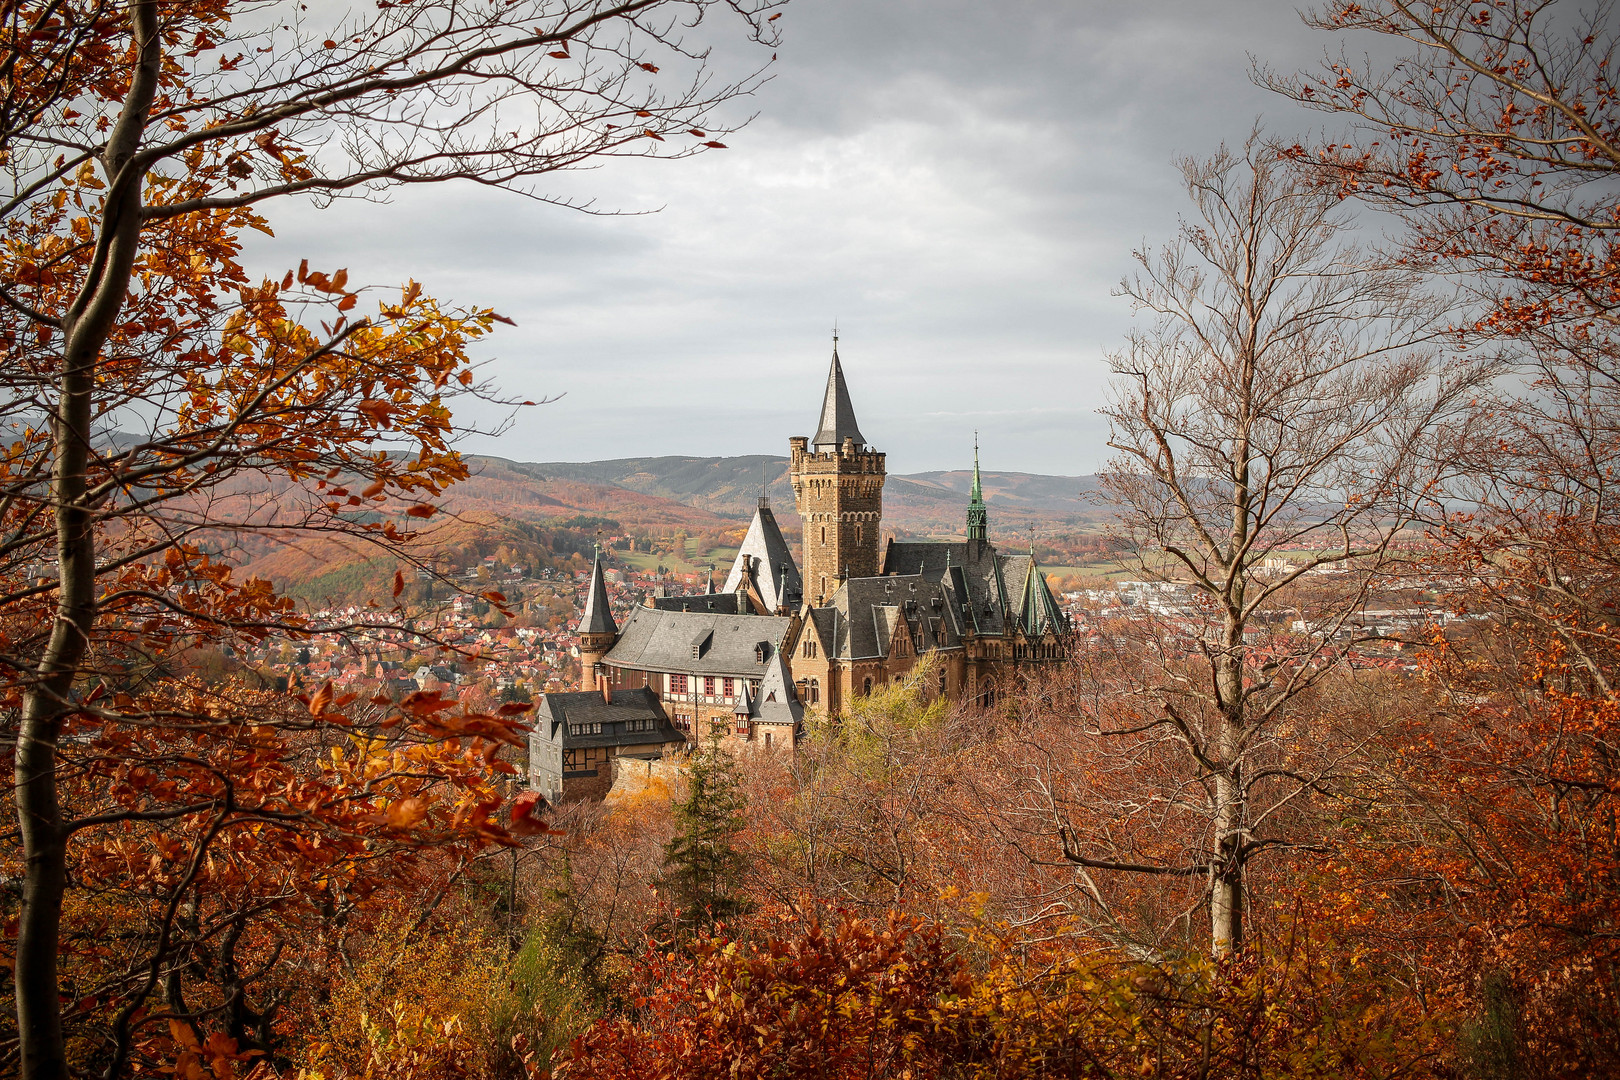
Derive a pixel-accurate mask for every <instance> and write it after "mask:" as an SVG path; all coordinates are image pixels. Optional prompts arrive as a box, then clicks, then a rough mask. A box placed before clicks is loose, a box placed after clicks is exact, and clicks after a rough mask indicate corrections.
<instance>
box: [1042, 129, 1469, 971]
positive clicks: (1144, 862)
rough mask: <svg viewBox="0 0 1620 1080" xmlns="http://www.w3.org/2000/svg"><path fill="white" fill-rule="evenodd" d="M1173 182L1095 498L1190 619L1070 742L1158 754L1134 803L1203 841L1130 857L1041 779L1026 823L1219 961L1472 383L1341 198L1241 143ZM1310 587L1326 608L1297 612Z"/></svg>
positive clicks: (1315, 767) (1140, 289)
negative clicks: (1360, 627) (1187, 213)
mask: <svg viewBox="0 0 1620 1080" xmlns="http://www.w3.org/2000/svg"><path fill="white" fill-rule="evenodd" d="M1182 173H1183V175H1184V177H1185V179H1186V184H1187V188H1188V191H1189V192H1190V194H1191V196H1192V200H1193V203H1194V206H1195V207H1196V209H1197V216H1196V219H1195V220H1193V221H1189V222H1186V223H1184V224H1183V226H1182V229H1181V235H1180V237H1179V239H1178V240H1177V241H1176V242H1175V243H1174V244H1172V245H1170V246H1169V247H1167V248H1166V249H1164V250H1163V251H1161V252H1158V253H1156V254H1155V253H1151V252H1143V253H1141V254H1139V256H1138V259H1139V261H1140V263H1141V267H1142V268H1141V270H1140V271H1139V272H1138V273H1137V274H1136V275H1135V276H1134V277H1132V278H1130V279H1128V280H1127V281H1126V282H1125V283H1124V286H1123V292H1124V294H1125V295H1126V296H1128V297H1130V298H1131V300H1132V301H1133V302H1134V303H1135V304H1136V306H1137V307H1138V309H1140V310H1142V311H1145V312H1147V313H1148V314H1149V315H1150V316H1151V317H1152V320H1153V321H1152V323H1151V325H1150V326H1149V327H1148V328H1147V329H1145V330H1143V331H1140V332H1137V333H1135V334H1133V335H1132V336H1131V338H1130V341H1129V344H1128V346H1127V347H1126V348H1125V349H1124V350H1123V351H1122V352H1120V353H1119V354H1117V355H1115V356H1113V357H1112V358H1111V365H1112V368H1113V371H1114V384H1113V394H1112V399H1111V401H1110V402H1109V404H1108V405H1107V407H1106V408H1105V409H1104V413H1105V415H1107V416H1108V418H1109V420H1110V422H1111V431H1112V434H1111V438H1110V443H1109V445H1110V446H1112V447H1113V448H1114V449H1115V450H1117V451H1118V452H1119V456H1118V458H1117V459H1116V460H1115V461H1114V462H1113V463H1112V464H1111V466H1110V467H1109V469H1108V470H1107V471H1106V472H1105V474H1104V477H1103V484H1104V487H1105V489H1106V491H1107V493H1108V494H1109V495H1110V496H1111V497H1112V498H1113V499H1114V500H1115V501H1116V503H1117V504H1118V506H1119V507H1120V514H1121V529H1122V531H1123V533H1124V534H1125V536H1126V537H1127V538H1128V539H1129V541H1130V543H1131V546H1132V547H1133V548H1134V550H1135V551H1136V552H1137V554H1138V559H1139V561H1140V569H1141V572H1142V574H1143V576H1144V577H1145V578H1146V579H1148V580H1149V581H1159V582H1174V583H1177V584H1178V585H1179V586H1180V587H1181V589H1182V590H1184V591H1185V595H1186V596H1187V599H1186V600H1185V601H1183V602H1182V604H1181V609H1180V610H1175V607H1176V605H1175V604H1170V605H1168V607H1169V608H1170V609H1171V610H1170V611H1169V613H1168V615H1167V617H1165V618H1163V619H1161V620H1159V621H1158V623H1157V624H1154V623H1151V622H1148V623H1143V624H1140V625H1148V626H1152V627H1153V630H1154V632H1153V634H1152V635H1151V640H1147V641H1144V643H1143V645H1144V648H1145V650H1146V652H1145V661H1144V666H1143V667H1141V668H1140V669H1139V670H1140V671H1141V672H1142V673H1143V674H1142V676H1141V678H1142V683H1141V685H1139V687H1138V688H1137V689H1136V690H1135V692H1134V693H1133V694H1132V695H1131V697H1130V698H1129V699H1127V700H1126V701H1125V702H1123V703H1122V702H1120V701H1118V700H1117V699H1116V700H1114V701H1113V702H1112V703H1111V704H1110V706H1109V708H1107V709H1106V710H1098V711H1096V712H1095V713H1094V714H1087V716H1088V723H1087V730H1088V734H1089V736H1090V737H1091V738H1092V739H1093V740H1096V741H1098V742H1099V743H1100V744H1102V745H1101V746H1100V747H1099V750H1100V752H1108V748H1109V747H1112V748H1113V749H1116V750H1122V751H1123V752H1126V753H1128V754H1138V755H1140V754H1146V755H1149V756H1152V757H1155V758H1161V757H1163V755H1167V754H1168V755H1170V758H1169V763H1168V764H1167V763H1165V762H1164V761H1160V763H1159V764H1158V765H1156V766H1154V770H1153V771H1154V773H1155V774H1156V775H1157V776H1158V779H1157V780H1155V781H1154V782H1153V783H1154V784H1155V785H1156V790H1157V792H1158V793H1157V794H1156V795H1152V796H1149V797H1148V799H1149V802H1152V801H1154V800H1158V801H1159V803H1160V804H1161V805H1163V806H1171V805H1174V806H1175V807H1176V808H1177V810H1178V812H1185V813H1189V814H1191V816H1192V817H1193V818H1194V819H1196V820H1198V821H1201V822H1202V823H1203V824H1202V835H1198V836H1194V837H1192V838H1191V839H1190V840H1189V842H1188V845H1187V846H1186V847H1185V849H1184V850H1183V851H1182V852H1181V853H1180V854H1178V855H1177V856H1175V857H1165V854H1164V853H1163V852H1162V850H1161V851H1160V853H1159V854H1157V855H1155V856H1153V857H1149V858H1139V857H1136V856H1129V857H1128V856H1127V855H1126V853H1125V852H1126V848H1125V846H1124V842H1123V840H1122V836H1123V835H1124V833H1125V832H1134V829H1132V830H1123V831H1116V829H1115V828H1113V825H1117V824H1118V823H1111V822H1110V821H1108V820H1101V821H1099V820H1095V819H1088V818H1086V817H1082V816H1081V815H1079V814H1072V813H1070V812H1069V811H1068V810H1067V809H1066V803H1065V800H1064V798H1063V794H1062V791H1061V790H1060V789H1059V788H1058V787H1056V786H1054V785H1053V784H1052V783H1051V782H1050V780H1051V778H1050V777H1048V778H1047V779H1046V780H1044V781H1043V782H1042V784H1041V789H1040V796H1041V798H1040V803H1039V804H1038V805H1039V806H1040V807H1041V808H1042V810H1043V812H1045V813H1047V814H1049V815H1050V814H1056V815H1057V817H1058V819H1059V823H1060V832H1061V835H1062V838H1063V850H1064V857H1065V858H1066V859H1067V860H1068V861H1069V862H1070V863H1071V864H1073V865H1076V866H1079V867H1083V868H1085V869H1087V870H1092V871H1098V870H1100V871H1109V870H1113V871H1122V872H1127V873H1132V874H1141V875H1160V876H1173V877H1182V878H1186V879H1190V880H1199V881H1202V882H1203V883H1204V897H1205V901H1206V903H1207V905H1208V915H1209V921H1210V932H1211V947H1212V949H1213V951H1214V952H1215V953H1216V954H1217V955H1224V954H1226V953H1229V952H1231V951H1232V950H1234V949H1236V948H1238V947H1239V946H1240V945H1241V943H1242V941H1243V937H1244V908H1245V879H1246V877H1247V874H1248V867H1249V865H1250V863H1251V862H1252V861H1253V860H1254V859H1255V858H1256V857H1257V856H1259V855H1260V854H1261V853H1262V852H1265V851H1268V850H1270V849H1276V848H1282V847H1287V846H1290V845H1295V844H1298V843H1301V842H1302V841H1301V839H1299V838H1296V837H1290V836H1288V835H1286V834H1285V833H1284V832H1282V831H1281V830H1279V829H1278V828H1277V826H1278V823H1279V819H1280V816H1281V815H1282V813H1283V810H1284V808H1286V807H1288V806H1289V805H1290V804H1292V803H1295V802H1296V801H1297V800H1299V799H1301V798H1302V797H1303V796H1305V795H1307V794H1308V793H1310V792H1312V791H1314V790H1320V789H1321V788H1322V786H1323V785H1324V784H1325V783H1327V782H1328V781H1329V779H1330V778H1331V776H1332V774H1333V771H1334V770H1335V768H1336V767H1337V763H1336V761H1335V760H1333V759H1332V758H1331V757H1330V758H1328V759H1320V758H1318V759H1313V763H1312V764H1310V765H1309V766H1308V767H1307V766H1302V765H1301V760H1302V759H1301V758H1299V756H1298V755H1294V754H1291V753H1290V752H1289V748H1288V746H1287V745H1286V743H1287V741H1288V740H1289V739H1290V738H1291V737H1294V736H1291V734H1290V728H1291V725H1290V723H1289V720H1290V709H1291V706H1293V705H1294V704H1296V703H1298V702H1300V701H1301V695H1303V694H1305V692H1306V691H1308V690H1310V689H1311V688H1312V687H1314V686H1316V685H1317V684H1318V683H1319V682H1320V681H1321V680H1322V678H1323V677H1324V675H1325V674H1326V673H1327V672H1329V671H1331V670H1333V669H1334V667H1335V666H1336V665H1337V664H1339V663H1340V662H1341V661H1342V660H1343V659H1344V657H1345V655H1346V653H1347V649H1348V647H1349V645H1351V644H1353V643H1354V639H1355V636H1356V628H1355V626H1354V625H1353V623H1352V622H1351V617H1352V615H1353V614H1354V613H1355V611H1356V610H1357V609H1358V607H1359V606H1360V605H1361V604H1362V602H1363V600H1364V598H1365V596H1366V595H1367V591H1368V589H1369V588H1370V587H1371V585H1372V583H1373V582H1374V581H1375V580H1376V579H1377V576H1378V573H1379V571H1380V569H1381V568H1382V567H1383V566H1384V565H1385V563H1386V561H1387V560H1388V559H1389V558H1390V557H1391V551H1392V545H1393V544H1394V543H1395V541H1396V539H1397V537H1399V536H1400V535H1401V534H1402V531H1403V530H1404V529H1406V528H1407V527H1408V526H1409V525H1410V523H1411V521H1412V520H1413V514H1414V513H1415V511H1416V509H1417V507H1418V506H1419V505H1420V503H1421V502H1422V501H1423V500H1424V499H1425V498H1428V497H1432V486H1433V484H1434V483H1435V481H1436V480H1437V479H1438V478H1439V476H1440V475H1441V474H1442V473H1443V471H1444V469H1445V467H1446V466H1445V460H1444V454H1443V453H1437V449H1438V440H1440V439H1442V438H1444V437H1445V436H1446V433H1447V431H1448V425H1450V424H1451V423H1452V422H1453V421H1455V420H1456V419H1457V417H1458V415H1459V406H1460V405H1466V403H1467V400H1468V398H1467V391H1468V389H1469V387H1470V386H1472V385H1474V384H1475V383H1476V381H1477V380H1478V378H1479V377H1480V376H1481V374H1482V372H1481V370H1480V368H1479V366H1478V365H1455V366H1453V367H1451V368H1449V369H1447V368H1444V367H1442V365H1441V363H1440V357H1439V355H1438V353H1437V351H1436V350H1435V348H1434V345H1433V339H1434V333H1435V331H1434V327H1435V319H1436V316H1437V315H1438V313H1439V312H1438V308H1437V305H1436V303H1435V301H1434V300H1433V298H1432V297H1431V296H1429V295H1428V294H1426V292H1425V291H1424V289H1423V287H1422V283H1421V281H1420V280H1419V279H1418V278H1417V276H1416V275H1415V274H1413V273H1412V272H1410V271H1408V270H1405V269H1402V268H1399V267H1390V266H1380V265H1377V264H1376V263H1375V262H1374V261H1373V260H1372V259H1371V258H1370V257H1369V256H1367V255H1366V254H1365V253H1364V252H1363V251H1362V250H1360V249H1359V248H1358V247H1356V246H1355V245H1353V244H1352V243H1350V242H1348V237H1347V233H1348V230H1349V225H1348V223H1347V221H1346V219H1345V217H1344V216H1343V214H1342V213H1341V212H1340V211H1339V210H1338V206H1339V203H1338V200H1337V198H1336V197H1334V196H1333V195H1332V194H1331V193H1324V192H1321V191H1319V190H1312V189H1311V188H1310V187H1309V186H1307V185H1302V184H1300V183H1298V182H1297V179H1296V177H1295V176H1294V175H1293V174H1292V173H1291V172H1290V170H1289V169H1288V168H1287V166H1286V165H1285V163H1284V162H1283V161H1282V160H1280V158H1279V156H1278V155H1277V153H1276V152H1275V150H1274V149H1273V148H1272V147H1270V146H1268V145H1267V144H1266V143H1265V142H1263V141H1262V139H1261V138H1260V137H1259V136H1258V134H1257V135H1255V136H1254V137H1251V139H1250V140H1249V141H1248V143H1247V144H1246V146H1245V147H1244V150H1243V151H1242V152H1241V153H1234V152H1231V151H1227V150H1225V149H1223V150H1222V151H1221V152H1219V153H1217V154H1216V155H1214V156H1213V157H1212V158H1210V159H1209V160H1207V161H1186V162H1183V163H1182ZM1318 570H1332V571H1338V573H1335V574H1334V575H1333V577H1334V578H1335V579H1337V581H1338V582H1339V585H1338V587H1337V588H1334V589H1331V590H1315V595H1314V596H1312V597H1311V599H1310V602H1309V604H1308V605H1307V604H1304V603H1300V602H1298V597H1299V594H1300V592H1301V590H1303V589H1305V588H1306V587H1307V586H1308V585H1310V584H1311V583H1313V582H1316V581H1320V580H1322V578H1320V577H1316V576H1315V575H1313V572H1314V571H1318ZM1307 575H1313V576H1312V577H1307ZM1290 601H1293V602H1292V604H1291V606H1292V607H1293V610H1292V611H1291V612H1289V613H1288V614H1289V615H1291V616H1292V617H1291V618H1288V619H1287V620H1286V622H1285V621H1284V619H1283V606H1284V605H1285V603H1290ZM1347 638H1348V640H1347ZM1128 802H1129V800H1127V801H1125V802H1121V801H1118V800H1116V801H1115V805H1117V806H1119V807H1121V812H1122V813H1123V812H1124V809H1123V808H1124V807H1125V806H1126V805H1127V803H1128ZM1133 850H1134V849H1133Z"/></svg>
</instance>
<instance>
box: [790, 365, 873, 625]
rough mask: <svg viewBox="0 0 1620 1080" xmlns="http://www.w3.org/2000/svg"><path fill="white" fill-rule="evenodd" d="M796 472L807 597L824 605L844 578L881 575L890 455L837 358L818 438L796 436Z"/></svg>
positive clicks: (792, 470) (795, 493)
mask: <svg viewBox="0 0 1620 1080" xmlns="http://www.w3.org/2000/svg"><path fill="white" fill-rule="evenodd" d="M788 446H789V448H790V451H791V458H792V460H791V462H790V464H789V467H788V468H789V478H790V479H791V480H792V483H793V501H794V503H795V504H796V506H797V508H798V511H799V517H800V519H801V520H802V521H803V523H804V559H803V566H804V578H803V581H804V597H805V599H806V600H808V601H809V602H810V603H811V604H813V605H816V606H820V605H822V604H825V603H826V602H827V599H828V598H829V597H831V596H832V594H833V593H835V592H837V591H838V583H839V582H840V581H842V580H843V579H844V578H845V577H876V576H877V574H878V538H879V537H878V534H879V531H880V530H881V528H882V521H883V478H884V475H885V474H884V466H883V461H884V455H882V454H880V453H877V452H876V451H874V450H872V449H871V448H870V447H868V446H867V445H866V439H865V438H864V437H863V436H862V435H861V430H860V428H859V427H858V426H857V425H856V423H855V409H854V407H853V406H852V405H851V404H850V402H849V388H848V387H847V386H845V385H844V369H843V367H842V366H841V365H840V364H839V363H838V335H837V334H834V335H833V356H832V367H831V369H830V370H829V371H828V372H827V391H826V394H825V395H824V396H823V398H822V401H821V423H820V426H819V427H818V428H817V430H816V436H815V438H814V439H806V438H805V437H804V436H802V435H799V436H795V437H794V438H792V439H789V440H788Z"/></svg>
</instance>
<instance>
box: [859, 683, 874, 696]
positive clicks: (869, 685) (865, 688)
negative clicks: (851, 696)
mask: <svg viewBox="0 0 1620 1080" xmlns="http://www.w3.org/2000/svg"><path fill="white" fill-rule="evenodd" d="M871 692H872V680H871V679H867V680H866V681H865V682H864V683H863V684H862V688H861V693H863V694H870V693H871Z"/></svg>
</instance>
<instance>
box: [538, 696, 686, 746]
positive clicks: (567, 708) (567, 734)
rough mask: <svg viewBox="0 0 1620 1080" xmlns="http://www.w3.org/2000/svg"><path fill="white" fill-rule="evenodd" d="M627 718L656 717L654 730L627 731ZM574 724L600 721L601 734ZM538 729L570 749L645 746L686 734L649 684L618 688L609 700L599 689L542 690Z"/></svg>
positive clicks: (543, 734)
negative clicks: (575, 727)
mask: <svg viewBox="0 0 1620 1080" xmlns="http://www.w3.org/2000/svg"><path fill="white" fill-rule="evenodd" d="M628 720H652V721H655V723H654V725H653V729H652V730H651V731H625V730H624V727H623V724H624V722H625V721H628ZM571 724H601V725H602V732H601V734H598V735H576V734H574V733H573V731H572V730H571V729H570V726H569V725H571ZM535 733H536V734H537V735H539V736H540V737H541V738H544V739H549V740H551V741H556V740H558V739H561V740H562V744H563V748H564V749H568V750H573V749H578V748H581V747H591V746H644V745H646V744H648V743H678V742H684V741H686V736H685V735H683V734H681V732H680V731H678V730H677V729H676V728H675V725H673V724H671V723H670V722H669V717H668V716H666V715H665V714H664V707H663V705H662V704H661V703H660V702H659V700H658V695H657V694H656V693H654V692H653V691H652V690H650V689H648V688H647V687H638V688H637V689H634V690H615V691H614V692H613V703H612V704H608V703H607V702H606V701H604V700H603V699H602V695H601V693H600V692H599V691H596V690H586V691H581V692H578V693H568V694H542V695H541V696H540V705H539V708H538V709H537V710H536V712H535Z"/></svg>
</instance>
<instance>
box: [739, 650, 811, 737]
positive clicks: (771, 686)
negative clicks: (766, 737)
mask: <svg viewBox="0 0 1620 1080" xmlns="http://www.w3.org/2000/svg"><path fill="white" fill-rule="evenodd" d="M744 687H745V689H746V684H744ZM750 715H751V716H752V717H753V718H754V719H756V720H759V721H761V722H763V723H767V724H794V725H797V724H798V723H799V721H801V720H803V719H804V704H803V703H802V702H801V701H800V700H799V695H798V694H797V692H795V690H794V687H793V675H792V673H790V672H789V671H788V667H787V658H786V657H784V656H783V655H782V654H781V653H777V654H776V655H775V656H773V657H772V658H771V661H770V663H769V664H768V665H767V666H766V672H765V679H764V681H763V682H761V683H760V686H759V693H758V694H756V695H754V698H753V701H752V702H751V709H750Z"/></svg>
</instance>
